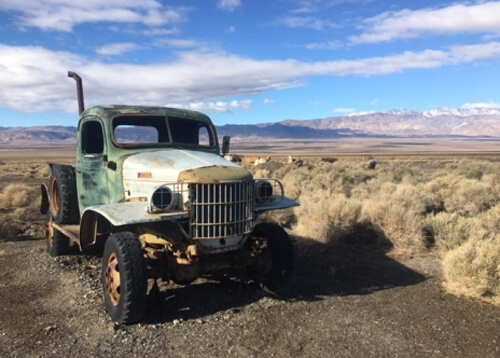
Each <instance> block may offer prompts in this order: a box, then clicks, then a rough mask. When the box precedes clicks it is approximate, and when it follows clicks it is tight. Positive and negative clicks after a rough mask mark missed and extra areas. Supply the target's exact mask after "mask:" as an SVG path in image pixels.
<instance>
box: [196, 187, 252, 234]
mask: <svg viewBox="0 0 500 358" xmlns="http://www.w3.org/2000/svg"><path fill="white" fill-rule="evenodd" d="M190 194H191V200H190V201H191V225H190V230H191V232H190V234H191V237H193V238H195V239H209V238H210V239H214V238H219V239H222V238H226V237H232V236H239V235H243V234H247V233H249V232H250V231H251V230H252V221H253V213H254V207H253V205H254V204H253V203H254V193H253V181H235V182H225V183H219V184H191V185H190Z"/></svg>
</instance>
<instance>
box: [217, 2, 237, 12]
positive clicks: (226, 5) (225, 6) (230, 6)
mask: <svg viewBox="0 0 500 358" xmlns="http://www.w3.org/2000/svg"><path fill="white" fill-rule="evenodd" d="M240 6H241V0H219V2H218V3H217V7H218V8H219V9H221V10H224V11H229V12H232V11H234V10H236V9H237V8H239V7H240Z"/></svg>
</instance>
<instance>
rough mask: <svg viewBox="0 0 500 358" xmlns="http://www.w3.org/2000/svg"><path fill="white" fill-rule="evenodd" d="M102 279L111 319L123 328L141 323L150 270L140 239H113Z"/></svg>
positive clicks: (130, 235)
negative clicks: (148, 271) (130, 324)
mask: <svg viewBox="0 0 500 358" xmlns="http://www.w3.org/2000/svg"><path fill="white" fill-rule="evenodd" d="M101 279H102V285H103V289H104V301H105V303H106V309H107V311H108V314H109V316H110V317H111V319H112V320H113V321H115V322H118V323H123V324H128V323H134V322H138V321H140V320H141V319H142V316H143V314H144V309H145V306H146V294H147V269H146V263H145V261H144V257H143V252H142V248H141V244H140V242H139V240H138V238H137V236H136V235H134V234H133V233H130V232H121V233H116V234H111V235H110V236H109V238H108V240H107V241H106V245H105V246H104V254H103V257H102V270H101Z"/></svg>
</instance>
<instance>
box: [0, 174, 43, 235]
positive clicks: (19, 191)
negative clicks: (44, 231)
mask: <svg viewBox="0 0 500 358" xmlns="http://www.w3.org/2000/svg"><path fill="white" fill-rule="evenodd" d="M39 203H40V194H39V190H37V188H35V187H33V186H28V185H26V184H8V185H7V186H6V187H4V189H3V190H2V192H1V193H0V238H6V237H11V236H14V235H17V234H20V233H22V231H23V228H24V227H27V224H28V221H29V220H27V218H31V217H33V216H37V215H39V214H37V211H38V210H37V209H38V207H39Z"/></svg>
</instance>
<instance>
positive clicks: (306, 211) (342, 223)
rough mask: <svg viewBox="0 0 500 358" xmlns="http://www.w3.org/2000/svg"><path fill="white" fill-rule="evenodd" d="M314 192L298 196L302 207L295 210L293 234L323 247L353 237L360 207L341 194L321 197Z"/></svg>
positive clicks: (318, 192) (320, 193)
mask: <svg viewBox="0 0 500 358" xmlns="http://www.w3.org/2000/svg"><path fill="white" fill-rule="evenodd" d="M324 194H325V193H324V192H321V191H316V192H314V193H311V194H310V195H307V194H304V195H302V196H301V198H300V200H301V205H302V206H300V207H298V208H296V209H295V215H296V217H297V224H296V225H295V226H294V228H293V232H294V234H296V235H299V236H305V237H309V238H312V239H315V240H317V241H319V242H323V243H334V242H337V241H338V240H339V239H340V238H341V237H343V236H345V235H348V234H349V233H352V232H353V230H354V227H355V226H356V224H357V223H358V222H359V220H360V215H361V208H362V205H361V203H360V202H359V201H356V200H353V199H348V198H346V197H345V196H344V195H343V194H337V195H335V196H332V197H330V196H327V195H324Z"/></svg>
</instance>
